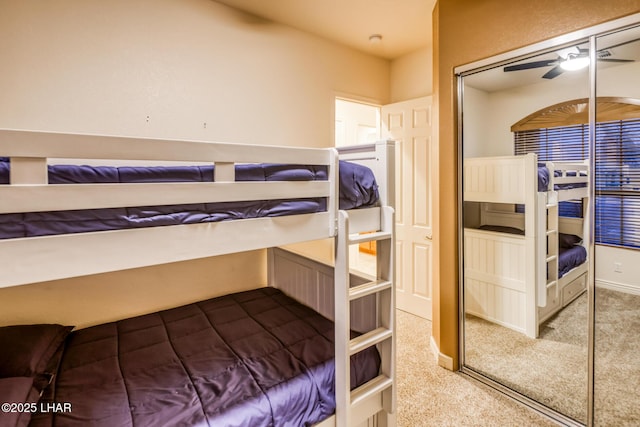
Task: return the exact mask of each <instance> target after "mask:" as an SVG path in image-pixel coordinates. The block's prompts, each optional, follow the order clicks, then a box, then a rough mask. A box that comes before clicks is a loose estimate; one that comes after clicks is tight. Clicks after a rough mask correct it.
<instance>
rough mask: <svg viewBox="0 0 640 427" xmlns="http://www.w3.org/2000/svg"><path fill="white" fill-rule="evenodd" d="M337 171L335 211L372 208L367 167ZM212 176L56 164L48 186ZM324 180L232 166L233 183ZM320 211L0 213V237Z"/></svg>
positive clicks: (278, 168)
mask: <svg viewBox="0 0 640 427" xmlns="http://www.w3.org/2000/svg"><path fill="white" fill-rule="evenodd" d="M9 166H10V164H9V162H8V159H7V158H0V184H8V183H9ZM339 172H340V192H339V196H340V201H339V206H340V209H355V208H360V207H370V206H375V205H376V204H377V202H378V186H377V183H376V181H375V177H374V175H373V172H372V171H371V170H370V169H369V168H367V167H365V166H362V165H358V164H355V163H350V162H345V161H341V162H340V166H339ZM214 174H215V169H214V167H213V166H181V167H157V166H156V167H135V168H134V167H105V166H97V167H92V166H66V165H64V166H63V165H60V166H50V167H49V183H50V184H68V183H119V182H128V183H147V182H207V181H213V178H214ZM326 179H327V168H326V167H324V166H303V165H278V164H246V165H237V166H236V180H237V181H313V180H320V181H322V180H326ZM322 211H326V199H325V198H305V199H295V200H264V201H247V202H223V203H198V204H189V205H169V206H143V207H133V208H114V209H91V210H73V211H63V212H30V213H17V214H2V215H0V239H9V238H17V237H34V236H46V235H54V234H67V233H82V232H89V231H106V230H118V229H125V228H138V227H151V226H162V225H178V224H194V223H201V222H217V221H225V220H231V219H244V218H256V217H266V216H283V215H294V214H305V213H315V212H322Z"/></svg>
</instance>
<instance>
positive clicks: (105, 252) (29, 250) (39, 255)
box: [0, 130, 339, 287]
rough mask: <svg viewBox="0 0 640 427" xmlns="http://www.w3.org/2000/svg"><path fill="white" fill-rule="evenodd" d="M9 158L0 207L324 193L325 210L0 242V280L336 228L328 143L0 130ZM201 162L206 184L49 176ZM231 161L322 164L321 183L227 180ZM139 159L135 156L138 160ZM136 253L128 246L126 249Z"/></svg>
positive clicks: (254, 244) (95, 269)
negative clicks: (109, 165)
mask: <svg viewBox="0 0 640 427" xmlns="http://www.w3.org/2000/svg"><path fill="white" fill-rule="evenodd" d="M0 156H3V157H9V158H10V162H11V175H10V183H9V184H8V185H0V213H19V212H37V211H54V210H73V209H99V208H109V207H128V206H153V205H172V204H184V203H211V202H218V201H225V202H226V201H242V200H265V199H295V198H307V197H326V198H327V211H326V212H320V213H317V214H305V215H290V216H286V217H272V218H271V217H270V218H254V219H247V220H240V221H223V222H220V223H200V224H190V225H176V226H163V227H151V228H142V229H127V230H114V231H100V232H91V233H78V234H64V235H57V236H43V237H24V238H13V239H2V240H0V257H1V258H2V259H3V265H4V266H3V274H2V275H1V276H0V287H7V286H16V285H21V284H27V283H34V282H39V281H47V280H55V279H62V278H68V277H76V276H82V275H87V274H96V273H103V272H108V271H116V270H122V269H127V268H135V267H142V266H148V265H155V264H162V263H167V262H175V261H183V260H187V259H194V258H204V257H208V256H214V255H221V254H226V253H234V252H242V251H247V250H253V249H260V248H266V247H271V246H278V245H285V244H289V243H295V242H302V241H307V240H317V239H323V238H329V237H333V236H335V233H336V218H337V212H338V185H339V183H338V157H337V152H336V150H335V149H314V148H298V147H276V146H264V145H248V144H231V143H214V142H201V141H174V140H163V139H147V138H128V137H116V136H100V135H79V134H62V133H48V132H32V131H21V130H0ZM60 158H61V159H78V160H80V161H79V162H78V163H82V161H81V160H84V159H98V160H100V159H106V160H113V161H119V163H118V164H119V165H122V164H123V163H122V161H123V160H124V161H137V162H139V161H166V162H197V163H198V164H202V163H203V162H206V163H210V164H214V165H215V172H214V173H215V175H216V176H215V178H216V180H215V182H193V183H148V184H146V183H145V184H142V183H140V184H138V183H136V184H124V183H117V184H59V185H52V184H48V179H47V164H48V162H50V161H51V160H52V159H60ZM239 163H279V164H283V163H288V164H295V165H325V166H327V168H328V180H327V181H308V182H300V181H297V182H292V181H281V182H274V181H267V182H235V165H236V164H239ZM138 164H139V163H138ZM132 250H133V251H135V253H132V252H131V251H132Z"/></svg>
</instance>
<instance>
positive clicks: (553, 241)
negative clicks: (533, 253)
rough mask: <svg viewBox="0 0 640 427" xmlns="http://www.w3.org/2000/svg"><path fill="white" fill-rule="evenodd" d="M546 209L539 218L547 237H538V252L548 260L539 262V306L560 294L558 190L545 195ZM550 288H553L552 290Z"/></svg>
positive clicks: (541, 228) (541, 227)
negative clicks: (549, 297) (548, 298)
mask: <svg viewBox="0 0 640 427" xmlns="http://www.w3.org/2000/svg"><path fill="white" fill-rule="evenodd" d="M541 194H543V193H541ZM544 210H545V213H546V215H540V216H539V220H540V221H544V224H539V228H538V229H539V230H544V231H545V233H546V239H538V242H539V243H538V245H539V246H538V254H539V256H540V257H542V258H543V259H545V261H546V262H543V263H539V264H538V265H540V266H541V270H539V271H538V276H539V283H541V284H543V286H539V287H538V306H539V307H545V306H546V305H547V304H548V303H549V301H548V300H547V296H549V295H550V294H553V295H554V297H555V298H557V297H558V295H559V284H558V256H559V253H558V238H559V223H558V196H557V192H556V191H549V192H548V193H547V194H546V195H545V201H544ZM550 290H553V291H551V292H550Z"/></svg>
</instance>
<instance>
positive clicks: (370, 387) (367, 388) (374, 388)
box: [351, 375, 393, 405]
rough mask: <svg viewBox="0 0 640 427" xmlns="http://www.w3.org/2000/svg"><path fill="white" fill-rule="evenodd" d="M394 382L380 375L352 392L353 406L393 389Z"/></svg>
mask: <svg viewBox="0 0 640 427" xmlns="http://www.w3.org/2000/svg"><path fill="white" fill-rule="evenodd" d="M392 385H393V380H391V378H389V377H387V376H386V375H378V376H377V377H375V378H374V379H372V380H371V381H368V382H366V383H364V384H362V385H361V386H360V387H358V388H356V389H355V390H353V391H352V392H351V404H352V405H357V404H358V403H360V402H361V401H363V400H364V399H366V398H368V397H370V396H372V395H375V394H377V393H380V392H381V391H383V390H385V389H387V388H389V387H391V386H392Z"/></svg>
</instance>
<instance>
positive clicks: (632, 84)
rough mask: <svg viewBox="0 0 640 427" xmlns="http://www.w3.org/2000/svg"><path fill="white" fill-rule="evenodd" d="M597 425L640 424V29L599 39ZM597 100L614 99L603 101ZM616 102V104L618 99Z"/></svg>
mask: <svg viewBox="0 0 640 427" xmlns="http://www.w3.org/2000/svg"><path fill="white" fill-rule="evenodd" d="M596 44H597V50H598V56H599V57H602V58H603V59H610V58H614V59H617V60H618V61H619V62H611V61H604V60H601V61H598V68H597V86H596V95H597V97H598V108H597V110H596V113H597V114H596V122H597V126H596V147H595V148H596V151H595V153H596V155H595V161H596V168H595V169H596V170H595V178H596V181H595V182H596V185H595V191H596V205H595V236H594V237H595V243H596V247H595V252H596V266H595V279H596V281H595V285H596V291H595V330H594V334H595V337H594V340H595V351H594V362H595V368H594V372H595V381H594V383H595V386H594V425H596V426H610V425H615V426H637V425H640V405H639V404H638V402H640V389H639V388H638V379H639V378H640V359H639V358H638V355H639V354H640V334H639V332H640V310H639V307H640V279H639V278H640V77H639V76H640V27H635V28H630V29H627V30H624V31H619V32H616V33H613V34H609V35H606V36H602V37H599V38H597V41H596ZM600 100H610V102H607V103H606V104H603V105H601V102H600ZM613 101H615V102H613Z"/></svg>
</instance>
